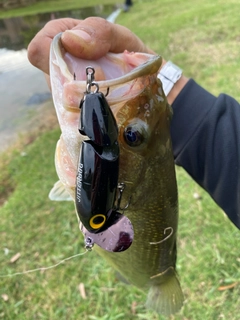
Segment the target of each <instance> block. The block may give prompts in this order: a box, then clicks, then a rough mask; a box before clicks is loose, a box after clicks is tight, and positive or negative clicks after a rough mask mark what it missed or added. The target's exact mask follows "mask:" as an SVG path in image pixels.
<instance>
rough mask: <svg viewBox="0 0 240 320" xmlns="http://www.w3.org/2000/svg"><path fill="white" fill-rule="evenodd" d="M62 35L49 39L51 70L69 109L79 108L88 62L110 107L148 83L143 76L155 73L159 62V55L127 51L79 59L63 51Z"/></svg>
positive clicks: (136, 93)
mask: <svg viewBox="0 0 240 320" xmlns="http://www.w3.org/2000/svg"><path fill="white" fill-rule="evenodd" d="M61 35H62V33H59V34H58V35H56V36H55V37H54V39H53V41H52V45H51V52H50V70H51V69H52V71H53V69H54V68H55V69H57V73H58V74H59V77H60V78H61V84H62V86H63V105H64V107H65V108H66V109H67V110H70V111H74V110H75V111H77V110H78V108H79V101H80V100H81V99H82V97H83V94H84V92H85V90H86V68H87V67H88V66H89V65H90V66H92V67H93V68H94V69H95V71H96V73H95V80H96V81H97V83H98V85H99V88H100V91H101V92H103V93H107V91H108V89H109V88H110V91H109V95H108V102H109V104H110V105H111V107H112V106H113V105H115V104H116V103H119V102H121V101H125V100H126V99H129V98H133V97H136V96H137V95H139V94H140V93H141V92H142V91H143V89H144V87H146V86H147V85H148V83H145V82H146V81H149V79H148V78H146V79H145V76H146V75H153V74H155V73H156V72H157V71H158V70H159V68H160V66H161V64H162V58H161V57H160V56H158V55H152V54H147V53H135V52H128V51H124V52H123V53H119V54H115V53H107V54H106V55H105V56H104V57H102V58H100V59H98V60H82V59H79V58H76V57H73V56H72V55H71V54H69V53H67V52H66V50H65V49H64V48H63V46H62V42H61ZM55 71H56V70H55ZM69 91H71V97H70V96H69ZM75 96H77V97H78V98H77V99H76V98H74V97H75Z"/></svg>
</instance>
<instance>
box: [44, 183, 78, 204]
mask: <svg viewBox="0 0 240 320" xmlns="http://www.w3.org/2000/svg"><path fill="white" fill-rule="evenodd" d="M48 197H49V199H50V200H52V201H72V200H73V199H72V197H71V196H70V194H69V193H68V191H67V190H66V188H65V187H64V185H63V183H62V182H61V181H60V180H58V181H57V182H56V183H55V184H54V186H53V188H52V189H51V191H50V192H49V195H48Z"/></svg>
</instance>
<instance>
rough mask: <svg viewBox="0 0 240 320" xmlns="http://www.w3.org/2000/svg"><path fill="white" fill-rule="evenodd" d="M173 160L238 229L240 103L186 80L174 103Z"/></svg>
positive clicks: (239, 200)
mask: <svg viewBox="0 0 240 320" xmlns="http://www.w3.org/2000/svg"><path fill="white" fill-rule="evenodd" d="M172 107H173V112H174V114H173V119H172V124H171V134H172V142H173V152H174V158H175V163H176V164H177V165H179V166H182V167H183V168H184V169H185V170H186V171H187V172H188V173H189V174H190V176H191V177H192V178H193V179H194V180H195V181H196V182H197V183H198V184H199V185H200V186H202V187H203V188H204V189H205V190H206V191H207V192H208V193H209V194H210V195H211V197H212V198H213V199H214V200H215V202H216V203H217V204H218V205H219V206H220V207H221V208H222V209H223V210H224V211H225V213H226V214H227V215H228V217H229V219H230V220H231V221H232V222H233V223H234V224H235V225H236V226H237V227H238V228H239V229H240V105H239V103H238V102H237V101H236V100H234V99H233V98H231V97H230V96H228V95H226V94H221V95H220V96H219V97H217V98H216V97H214V96H213V95H211V94H210V93H209V92H207V91H206V90H204V89H203V88H202V87H200V86H199V85H198V84H197V83H196V82H194V81H193V80H189V82H188V83H187V84H186V86H185V87H184V88H183V90H182V91H181V93H180V94H179V95H178V97H177V98H176V100H175V101H174V103H173V105H172Z"/></svg>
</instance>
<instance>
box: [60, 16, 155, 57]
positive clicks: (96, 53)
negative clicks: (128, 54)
mask: <svg viewBox="0 0 240 320" xmlns="http://www.w3.org/2000/svg"><path fill="white" fill-rule="evenodd" d="M61 39H62V44H63V46H64V48H65V49H66V50H67V51H68V52H69V53H71V54H73V55H74V56H76V57H79V58H82V59H98V58H100V57H102V56H104V55H105V54H106V53H107V52H114V53H120V52H123V51H124V50H128V51H135V52H149V53H153V51H151V50H150V49H148V48H147V47H146V46H145V44H144V43H143V42H142V41H141V40H140V39H139V38H138V37H137V36H136V35H135V34H133V33H132V32H131V31H130V30H128V29H127V28H125V27H123V26H121V25H118V24H112V23H110V22H108V21H106V20H105V19H102V18H96V17H94V18H92V17H91V18H87V19H85V20H82V21H80V22H79V23H78V25H77V26H75V27H74V28H73V29H72V30H67V31H65V32H64V33H63V34H62V37H61Z"/></svg>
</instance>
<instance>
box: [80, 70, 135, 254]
mask: <svg viewBox="0 0 240 320" xmlns="http://www.w3.org/2000/svg"><path fill="white" fill-rule="evenodd" d="M94 73H95V70H94V68H92V67H87V68H86V74H87V88H86V93H85V95H84V98H83V99H82V101H81V103H80V109H81V113H80V120H79V132H80V134H81V135H84V136H87V137H88V138H89V140H85V141H83V142H82V145H81V149H80V156H79V162H78V170H77V178H76V195H75V196H76V209H77V213H78V216H79V218H80V221H81V223H82V232H83V234H84V235H85V243H86V248H87V249H91V248H92V246H93V245H94V243H96V244H98V245H99V246H100V247H102V248H103V249H105V250H108V251H114V252H120V251H124V250H126V249H128V248H129V246H130V245H131V244H132V241H133V228H132V224H131V222H130V220H129V219H128V218H127V217H126V216H124V215H123V214H120V213H119V212H118V211H117V210H119V209H120V202H121V196H122V193H123V190H124V184H123V183H118V171H119V153H120V151H119V145H118V127H117V123H116V120H115V118H114V115H113V113H112V111H111V108H110V107H109V105H108V103H107V100H106V98H105V96H104V94H103V93H102V92H99V87H98V84H97V83H96V82H95V81H94ZM92 87H95V90H94V91H91V88H92ZM116 199H117V201H116ZM116 202H117V203H116ZM115 203H116V204H115Z"/></svg>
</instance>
